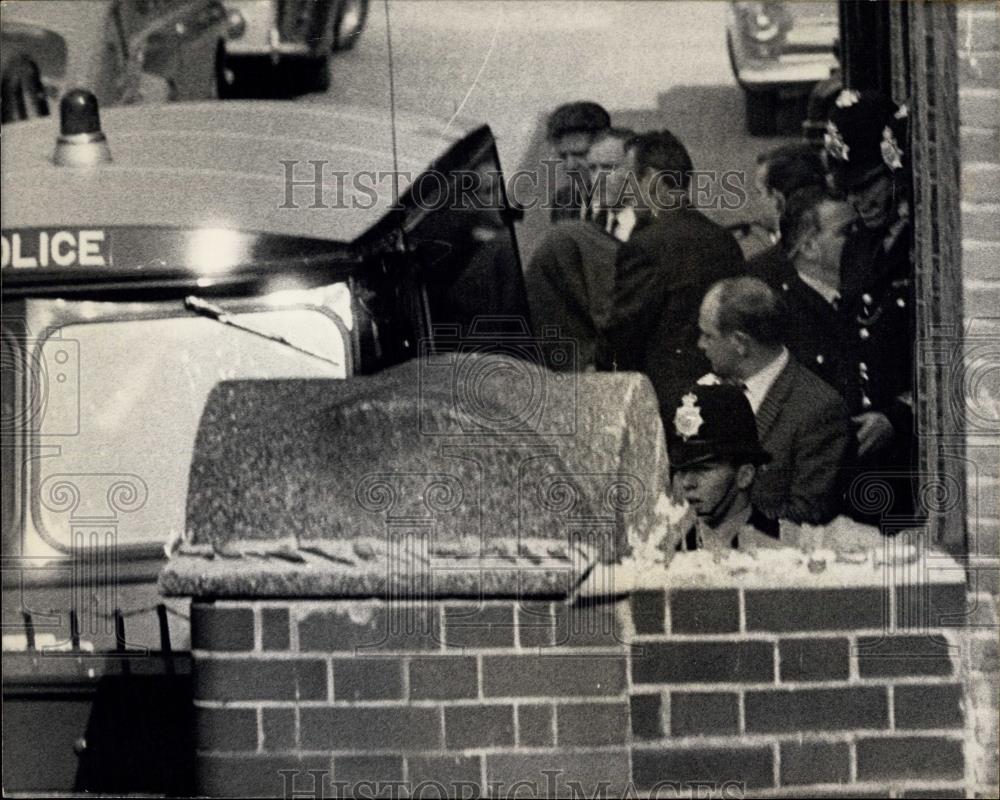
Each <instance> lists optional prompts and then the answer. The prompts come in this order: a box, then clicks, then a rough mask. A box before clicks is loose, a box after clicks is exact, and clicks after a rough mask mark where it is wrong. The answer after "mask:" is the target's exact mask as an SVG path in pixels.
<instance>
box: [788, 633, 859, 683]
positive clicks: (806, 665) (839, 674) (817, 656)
mask: <svg viewBox="0 0 1000 800" xmlns="http://www.w3.org/2000/svg"><path fill="white" fill-rule="evenodd" d="M778 655H779V661H780V664H779V667H778V669H779V670H780V672H781V680H783V681H827V680H846V679H847V677H848V675H849V674H850V647H849V644H848V641H847V639H782V640H781V641H780V642H779V643H778Z"/></svg>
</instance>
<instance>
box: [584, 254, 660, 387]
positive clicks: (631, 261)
mask: <svg viewBox="0 0 1000 800" xmlns="http://www.w3.org/2000/svg"><path fill="white" fill-rule="evenodd" d="M637 239H638V237H633V238H632V239H630V240H629V241H628V242H626V243H625V244H623V245H622V248H621V249H620V250H619V251H618V258H617V260H616V262H615V288H614V300H613V302H612V304H611V313H610V315H609V317H608V329H607V331H606V332H605V333H606V335H605V344H604V345H603V346H602V352H601V353H599V354H598V362H599V364H600V365H601V366H602V367H604V368H605V369H609V368H610V367H611V365H612V364H616V365H617V367H618V369H640V368H641V367H642V363H643V356H644V354H645V349H646V342H647V341H648V338H649V333H650V331H651V329H652V328H653V325H654V323H655V320H654V319H652V316H651V315H650V313H649V309H650V308H658V307H659V304H658V303H657V301H656V297H657V296H658V295H660V294H661V293H662V291H663V289H662V275H661V272H662V270H661V268H660V264H659V260H658V259H657V258H655V257H654V256H653V254H652V250H651V248H649V247H646V246H642V242H641V241H637Z"/></svg>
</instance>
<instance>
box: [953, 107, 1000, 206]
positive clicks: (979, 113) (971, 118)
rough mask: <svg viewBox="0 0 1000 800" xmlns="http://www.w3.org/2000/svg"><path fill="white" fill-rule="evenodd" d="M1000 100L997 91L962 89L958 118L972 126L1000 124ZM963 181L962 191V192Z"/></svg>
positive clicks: (993, 126) (980, 126)
mask: <svg viewBox="0 0 1000 800" xmlns="http://www.w3.org/2000/svg"><path fill="white" fill-rule="evenodd" d="M998 106H1000V102H998V95H997V92H995V91H993V92H991V91H982V90H980V91H976V90H964V91H960V92H959V95H958V118H959V122H960V124H962V125H968V126H969V127H972V128H995V127H997V125H1000V109H998ZM964 187H965V185H964V183H963V192H964Z"/></svg>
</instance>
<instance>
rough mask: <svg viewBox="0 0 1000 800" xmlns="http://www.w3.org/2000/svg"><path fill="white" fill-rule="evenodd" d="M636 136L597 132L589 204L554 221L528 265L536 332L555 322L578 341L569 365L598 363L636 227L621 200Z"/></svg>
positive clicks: (589, 163) (589, 158)
mask: <svg viewBox="0 0 1000 800" xmlns="http://www.w3.org/2000/svg"><path fill="white" fill-rule="evenodd" d="M634 136H635V134H634V133H633V132H632V131H630V130H625V129H619V128H609V129H608V130H606V131H604V132H603V133H601V134H598V136H597V138H596V139H595V140H594V143H593V144H592V145H591V147H590V150H589V151H588V153H587V156H586V163H587V167H588V171H589V173H590V176H591V179H592V184H591V186H592V192H590V194H589V195H588V203H587V205H586V206H585V207H584V208H583V209H582V210H581V214H580V216H579V218H576V219H571V220H565V221H562V222H560V223H559V224H558V225H554V226H552V228H551V229H550V230H549V232H548V233H547V234H546V236H545V238H544V239H542V241H541V243H540V244H539V245H538V248H537V249H536V250H535V252H534V253H533V254H532V257H531V261H530V262H529V263H528V268H527V270H525V284H526V287H527V290H528V302H529V305H530V307H531V317H532V322H533V324H534V327H535V332H536V334H537V335H539V336H541V335H542V334H543V332H544V329H545V328H552V327H555V328H558V330H559V333H560V335H561V336H562V337H564V338H567V339H571V340H573V341H574V342H575V344H576V359H574V360H573V361H571V362H570V361H568V362H567V363H566V364H565V365H564V367H563V368H564V369H566V370H570V369H580V370H585V369H588V368H593V367H594V365H595V358H596V352H597V349H598V343H599V341H600V340H601V338H602V337H603V331H604V328H605V327H606V325H607V319H608V314H609V311H610V307H611V297H612V292H613V289H614V278H615V258H616V257H617V255H618V248H619V247H620V246H621V242H622V241H623V240H624V239H626V238H628V233H629V232H630V230H631V227H630V226H629V225H628V224H627V223H625V221H624V220H621V219H619V215H620V213H621V212H622V209H621V208H620V207H619V205H618V203H619V202H620V200H621V198H622V196H623V192H622V191H621V185H622V183H623V182H624V180H625V178H624V177H623V175H622V171H621V167H622V163H623V162H624V160H625V151H626V143H627V142H629V141H631V139H632V138H633V137H634ZM584 212H589V213H584ZM633 225H634V217H633Z"/></svg>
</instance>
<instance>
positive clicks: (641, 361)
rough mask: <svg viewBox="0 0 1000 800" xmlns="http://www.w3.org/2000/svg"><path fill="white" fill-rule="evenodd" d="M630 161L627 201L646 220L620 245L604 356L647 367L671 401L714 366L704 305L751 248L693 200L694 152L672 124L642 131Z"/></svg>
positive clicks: (613, 364)
mask: <svg viewBox="0 0 1000 800" xmlns="http://www.w3.org/2000/svg"><path fill="white" fill-rule="evenodd" d="M623 169H624V170H626V171H627V173H628V174H629V175H630V176H631V178H630V180H629V181H627V182H626V184H625V187H624V194H625V195H626V196H627V199H626V202H625V203H624V204H625V205H629V204H632V205H634V206H635V207H636V215H637V217H638V218H639V219H640V224H637V225H636V228H635V230H634V231H633V232H632V235H631V237H630V238H629V240H628V241H627V242H626V243H625V244H624V245H622V248H621V250H620V251H619V253H618V261H617V264H616V267H615V288H614V298H613V302H612V305H611V313H610V316H609V320H608V331H607V339H608V345H607V347H606V349H605V350H604V351H603V352H602V353H601V354H600V358H599V363H600V364H601V365H602V366H603V367H604V368H607V369H629V370H636V371H638V372H644V373H645V374H646V375H647V376H648V377H649V379H650V380H651V381H652V383H653V388H654V389H656V393H657V396H658V398H659V401H660V406H661V408H667V407H668V406H670V404H671V403H673V402H674V401H676V399H677V398H678V397H680V395H681V394H682V393H683V392H684V390H685V389H686V388H687V387H688V386H690V385H691V384H692V383H693V382H694V381H695V380H696V379H697V378H698V376H699V375H703V374H704V373H705V372H706V371H707V369H708V362H707V361H706V360H705V357H704V355H702V353H701V352H699V350H698V325H697V322H698V306H699V304H700V303H701V298H702V297H703V296H704V294H705V291H706V290H707V289H708V287H709V286H711V285H712V283H714V282H715V281H717V280H720V279H722V278H726V277H730V276H734V275H739V274H741V273H742V272H743V268H744V262H743V253H742V252H741V251H740V247H739V245H738V244H737V243H736V240H735V239H734V238H733V236H732V235H731V234H730V233H729V232H728V231H726V230H725V229H724V228H722V227H721V226H719V225H717V224H715V223H714V222H712V221H711V220H710V219H708V217H706V216H705V215H704V214H702V213H701V212H700V211H698V210H697V209H696V208H694V207H693V206H692V205H691V202H690V193H689V186H690V178H691V172H692V169H693V168H692V165H691V158H690V156H689V155H688V152H687V150H686V149H685V148H684V145H683V144H681V143H680V142H679V141H678V140H677V138H676V137H675V136H674V135H673V134H671V133H670V132H669V131H659V132H652V133H645V134H642V135H640V136H637V137H636V138H635V139H634V140H633V142H632V146H631V147H630V149H629V152H628V154H627V158H626V162H625V165H624V167H623ZM645 220H648V222H646V221H645Z"/></svg>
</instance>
